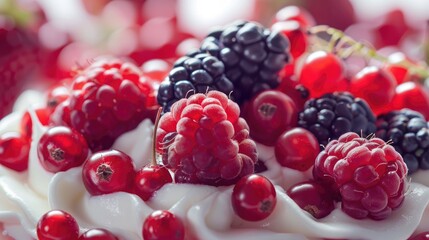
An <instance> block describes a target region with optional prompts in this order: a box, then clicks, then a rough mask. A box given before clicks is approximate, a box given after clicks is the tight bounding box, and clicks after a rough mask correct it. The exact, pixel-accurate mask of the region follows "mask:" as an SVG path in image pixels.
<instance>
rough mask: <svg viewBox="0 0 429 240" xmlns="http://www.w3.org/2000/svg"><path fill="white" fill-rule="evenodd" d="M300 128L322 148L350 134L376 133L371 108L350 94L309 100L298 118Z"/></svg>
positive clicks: (336, 93) (344, 93) (332, 94)
mask: <svg viewBox="0 0 429 240" xmlns="http://www.w3.org/2000/svg"><path fill="white" fill-rule="evenodd" d="M298 126H300V127H303V128H305V129H307V130H309V131H310V132H312V133H313V134H314V136H316V138H317V140H318V141H319V143H320V144H322V145H323V146H326V144H327V143H328V141H329V140H333V139H338V137H339V136H341V135H342V134H344V133H347V132H355V133H358V134H363V135H364V136H367V135H369V134H371V133H375V130H376V127H375V116H374V113H373V112H372V111H371V108H370V107H369V106H368V104H367V103H366V102H365V101H364V100H363V99H360V98H355V97H354V96H353V95H351V94H350V93H348V92H335V93H328V94H325V95H323V96H322V97H320V98H315V99H310V100H308V101H307V102H306V103H305V106H304V110H303V111H302V112H300V114H299V120H298Z"/></svg>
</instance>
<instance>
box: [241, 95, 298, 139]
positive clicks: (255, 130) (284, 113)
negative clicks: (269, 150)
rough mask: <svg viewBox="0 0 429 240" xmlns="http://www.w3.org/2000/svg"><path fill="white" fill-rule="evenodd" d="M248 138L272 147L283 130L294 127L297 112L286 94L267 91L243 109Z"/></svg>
mask: <svg viewBox="0 0 429 240" xmlns="http://www.w3.org/2000/svg"><path fill="white" fill-rule="evenodd" d="M243 116H244V118H245V119H246V121H247V123H248V124H249V127H250V129H251V131H250V137H252V138H253V139H254V140H255V141H257V142H260V143H262V144H265V145H268V146H273V145H274V144H275V143H276V141H277V138H278V137H279V136H280V134H282V133H283V132H284V131H285V130H287V129H290V128H292V127H295V126H296V121H297V119H298V117H297V116H298V112H297V109H296V106H295V103H294V101H293V100H292V99H291V98H290V97H288V96H287V95H286V94H284V93H282V92H280V91H276V90H267V91H264V92H261V93H260V94H258V95H257V96H256V97H255V98H253V99H252V100H251V101H250V102H249V103H248V105H247V106H245V107H244V109H243Z"/></svg>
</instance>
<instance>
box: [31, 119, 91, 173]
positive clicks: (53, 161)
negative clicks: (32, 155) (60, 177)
mask: <svg viewBox="0 0 429 240" xmlns="http://www.w3.org/2000/svg"><path fill="white" fill-rule="evenodd" d="M88 153H89V149H88V145H87V143H86V141H85V139H84V138H83V136H82V134H80V133H79V132H77V131H76V130H74V129H71V128H68V127H64V126H58V127H52V128H49V129H48V130H47V131H46V132H45V133H44V134H43V135H42V137H41V138H40V141H39V144H38V145H37V154H38V156H39V161H40V163H41V165H42V166H43V167H44V168H45V169H46V170H47V171H49V172H59V171H66V170H68V169H70V168H72V167H77V166H80V165H81V164H82V163H83V162H84V161H85V160H86V158H87V157H88Z"/></svg>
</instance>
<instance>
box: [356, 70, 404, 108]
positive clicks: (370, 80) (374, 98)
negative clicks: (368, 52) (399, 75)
mask: <svg viewBox="0 0 429 240" xmlns="http://www.w3.org/2000/svg"><path fill="white" fill-rule="evenodd" d="M395 88H396V81H395V79H394V78H393V76H392V75H391V74H390V73H388V72H386V71H385V70H384V69H382V68H379V67H376V66H368V67H365V68H363V69H362V70H361V71H360V72H358V73H357V74H356V75H355V76H354V78H352V80H351V82H350V93H352V94H353V95H354V96H355V97H360V98H362V99H364V100H365V101H366V102H367V103H368V104H369V106H370V107H371V109H372V111H373V112H374V113H375V114H376V115H377V114H379V113H380V112H381V111H382V110H383V109H384V108H385V105H387V104H389V103H390V102H391V101H392V99H393V97H394V95H395Z"/></svg>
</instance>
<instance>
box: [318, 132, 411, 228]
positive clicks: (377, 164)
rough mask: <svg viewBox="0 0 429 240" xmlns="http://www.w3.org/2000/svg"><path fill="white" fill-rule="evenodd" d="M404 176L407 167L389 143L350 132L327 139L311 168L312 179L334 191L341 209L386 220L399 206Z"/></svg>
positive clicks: (350, 214)
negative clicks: (334, 138)
mask: <svg viewBox="0 0 429 240" xmlns="http://www.w3.org/2000/svg"><path fill="white" fill-rule="evenodd" d="M406 175H407V166H406V165H405V163H404V160H403V159H402V157H401V155H400V154H399V153H398V152H397V151H395V149H394V148H393V147H392V146H390V145H389V144H386V142H385V141H383V140H382V139H380V138H377V137H374V138H371V139H369V140H368V139H366V138H362V137H359V135H358V134H356V133H352V132H349V133H346V134H343V135H341V136H340V137H339V138H338V140H333V141H330V142H329V144H328V145H327V146H326V148H325V150H323V151H322V152H321V153H320V154H319V155H318V156H317V158H316V161H315V163H314V168H313V176H314V179H315V180H316V181H320V182H321V183H323V184H324V185H325V186H327V187H328V189H330V190H331V191H332V192H336V193H337V195H336V196H335V197H336V198H338V200H340V201H341V209H342V210H343V211H344V212H345V213H346V214H348V215H349V216H351V217H353V218H357V219H362V218H372V219H374V220H381V219H385V218H387V217H388V216H389V215H390V214H391V212H392V211H393V210H395V209H397V208H398V207H400V205H401V204H402V202H403V200H404V197H405V192H406V189H407V185H406V183H407V178H406Z"/></svg>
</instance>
